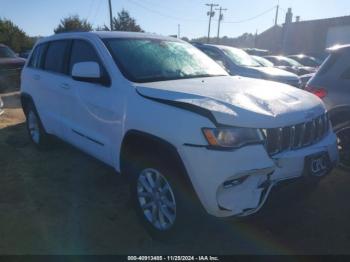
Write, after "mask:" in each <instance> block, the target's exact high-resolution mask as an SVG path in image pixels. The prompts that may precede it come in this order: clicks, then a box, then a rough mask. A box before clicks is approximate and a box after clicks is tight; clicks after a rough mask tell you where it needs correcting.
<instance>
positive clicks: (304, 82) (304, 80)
mask: <svg viewBox="0 0 350 262" xmlns="http://www.w3.org/2000/svg"><path fill="white" fill-rule="evenodd" d="M314 75H315V73H312V74H306V75H302V76H300V81H301V89H305V87H306V85H307V83H308V82H309V81H310V79H311V78H312V77H313V76H314Z"/></svg>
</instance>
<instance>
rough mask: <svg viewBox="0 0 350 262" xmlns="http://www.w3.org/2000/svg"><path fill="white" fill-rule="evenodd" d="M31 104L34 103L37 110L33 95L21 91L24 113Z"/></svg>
mask: <svg viewBox="0 0 350 262" xmlns="http://www.w3.org/2000/svg"><path fill="white" fill-rule="evenodd" d="M29 104H32V105H33V106H34V109H35V110H36V106H35V103H34V100H33V98H32V96H31V95H30V94H28V93H21V105H22V109H23V112H24V113H26V112H27V109H28V105H29Z"/></svg>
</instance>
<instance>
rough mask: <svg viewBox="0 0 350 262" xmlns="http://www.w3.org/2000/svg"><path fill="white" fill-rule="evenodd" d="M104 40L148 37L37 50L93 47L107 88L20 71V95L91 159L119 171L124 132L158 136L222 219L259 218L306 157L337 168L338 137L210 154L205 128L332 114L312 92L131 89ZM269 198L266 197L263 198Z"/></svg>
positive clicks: (217, 82)
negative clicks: (321, 157) (278, 148)
mask: <svg viewBox="0 0 350 262" xmlns="http://www.w3.org/2000/svg"><path fill="white" fill-rule="evenodd" d="M146 36H147V38H159V37H158V36H155V35H146ZM101 37H102V38H104V37H133V38H137V37H140V38H142V37H145V35H144V34H137V33H72V34H63V35H61V36H60V35H58V36H53V37H51V38H46V39H44V40H42V41H40V42H39V43H43V42H45V41H51V40H56V39H85V40H87V41H89V42H90V43H91V44H92V45H93V46H94V48H95V49H96V51H97V53H98V55H99V56H100V57H101V60H102V61H103V64H104V66H105V68H106V70H107V72H108V73H109V75H110V77H111V85H110V87H102V86H100V85H98V84H93V83H86V82H79V81H75V80H73V79H72V78H71V77H69V76H61V75H58V74H52V73H48V72H45V71H42V70H35V69H31V68H29V67H27V66H26V67H25V68H24V70H23V72H22V86H21V91H22V93H26V94H30V95H31V97H32V98H33V101H34V103H35V106H36V107H37V110H38V113H39V115H40V117H41V120H42V122H43V125H44V127H45V129H46V131H47V132H48V133H51V134H54V135H56V136H58V137H60V138H61V139H64V140H66V141H68V142H69V143H71V144H73V145H75V146H76V147H78V148H79V149H81V150H83V151H85V152H88V153H89V154H91V155H93V156H94V157H96V158H98V159H100V160H102V161H103V162H105V163H107V164H109V165H110V166H113V167H114V168H115V169H116V170H117V171H120V165H121V163H120V158H121V156H120V152H121V145H122V141H123V138H124V136H125V134H126V133H127V132H128V131H130V130H137V131H142V132H144V133H147V134H150V135H153V136H156V137H159V138H161V139H163V140H165V141H167V142H169V143H170V144H171V145H173V146H174V148H176V150H177V152H178V154H179V156H180V157H181V160H182V162H183V164H184V166H185V168H186V171H187V175H188V176H189V179H190V181H191V182H192V185H193V187H194V189H195V192H196V194H197V196H198V198H199V200H200V202H201V203H202V205H203V207H204V208H205V209H206V210H207V212H208V213H210V214H211V215H214V216H218V217H225V216H232V215H247V214H249V212H255V211H257V210H258V209H259V208H260V207H261V206H262V204H263V202H261V198H262V194H263V192H262V191H263V189H262V188H261V186H262V184H263V183H265V182H266V181H268V182H269V183H270V185H269V187H268V190H270V189H271V187H272V186H273V185H274V184H275V183H277V182H278V181H281V180H284V179H290V178H295V177H299V176H301V175H302V173H303V169H304V159H305V157H306V156H308V155H310V154H313V153H317V152H320V151H326V152H328V154H329V156H330V158H331V161H332V162H336V161H337V158H338V155H337V147H336V138H335V135H334V134H333V132H330V133H329V135H328V136H327V137H325V138H324V139H322V140H321V141H320V142H318V143H317V144H315V145H312V146H309V147H306V148H302V149H299V150H294V151H288V152H284V153H281V154H279V155H275V156H273V157H271V156H269V154H268V153H267V151H266V149H265V147H264V146H263V145H261V144H258V145H250V146H245V147H242V148H240V149H236V150H231V151H217V150H210V149H208V148H206V147H205V146H207V145H208V142H207V141H206V139H205V138H204V136H203V134H202V130H201V129H202V128H204V127H209V128H215V127H216V125H217V124H219V125H226V126H237V127H250V128H275V127H283V126H288V125H294V124H298V123H303V122H305V121H308V120H310V119H313V118H314V117H317V116H319V115H322V114H324V113H325V111H326V110H325V107H324V105H323V104H322V102H321V101H320V100H319V99H318V98H316V97H315V96H313V95H311V94H309V93H307V92H304V91H301V90H299V89H296V88H292V87H290V86H288V85H284V84H280V83H276V82H270V81H263V80H254V79H248V78H241V77H230V76H224V77H211V78H198V79H187V80H173V81H163V82H153V83H142V84H141V83H133V82H130V81H129V80H127V79H126V78H125V77H124V76H123V75H122V73H121V72H120V70H119V69H118V67H117V65H116V64H115V63H114V61H113V59H112V57H111V55H110V53H109V52H108V50H107V48H106V47H105V46H104V44H103V42H102V41H101V39H100V38H101ZM161 39H168V38H161ZM28 61H29V60H28ZM27 63H28V62H27ZM169 101H171V102H178V103H181V104H186V105H193V106H196V107H199V108H203V109H205V110H207V111H208V112H210V113H211V114H212V115H213V116H214V121H213V120H212V119H210V118H207V117H205V116H203V115H200V114H198V113H196V112H194V111H191V110H186V109H183V108H178V107H176V106H173V105H171V104H167V103H166V102H169ZM164 102H165V103H164ZM188 144H191V145H197V146H188ZM150 150H151V151H152V149H150ZM252 158H253V159H254V160H252ZM246 175H248V176H249V178H248V179H247V180H245V181H244V183H242V184H241V185H239V186H237V187H232V188H230V189H225V188H223V186H222V185H223V183H224V182H225V181H227V180H229V179H233V178H239V177H242V176H246ZM267 195H268V192H267V193H266V194H265V196H264V199H266V197H267ZM247 210H248V211H247Z"/></svg>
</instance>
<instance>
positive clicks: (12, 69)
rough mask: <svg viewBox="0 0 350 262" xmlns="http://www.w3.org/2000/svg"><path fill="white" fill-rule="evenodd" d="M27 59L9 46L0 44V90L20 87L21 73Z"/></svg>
mask: <svg viewBox="0 0 350 262" xmlns="http://www.w3.org/2000/svg"><path fill="white" fill-rule="evenodd" d="M25 61H26V60H25V59H23V58H20V57H18V56H17V55H16V54H15V53H14V52H13V51H12V50H11V49H10V48H9V47H8V46H6V45H3V44H0V92H4V91H5V90H7V89H10V88H11V89H19V87H20V84H19V79H20V73H21V70H22V68H23V66H24V63H25Z"/></svg>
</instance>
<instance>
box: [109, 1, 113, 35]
mask: <svg viewBox="0 0 350 262" xmlns="http://www.w3.org/2000/svg"><path fill="white" fill-rule="evenodd" d="M108 4H109V23H110V29H111V31H113V13H112V2H111V0H108Z"/></svg>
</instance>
